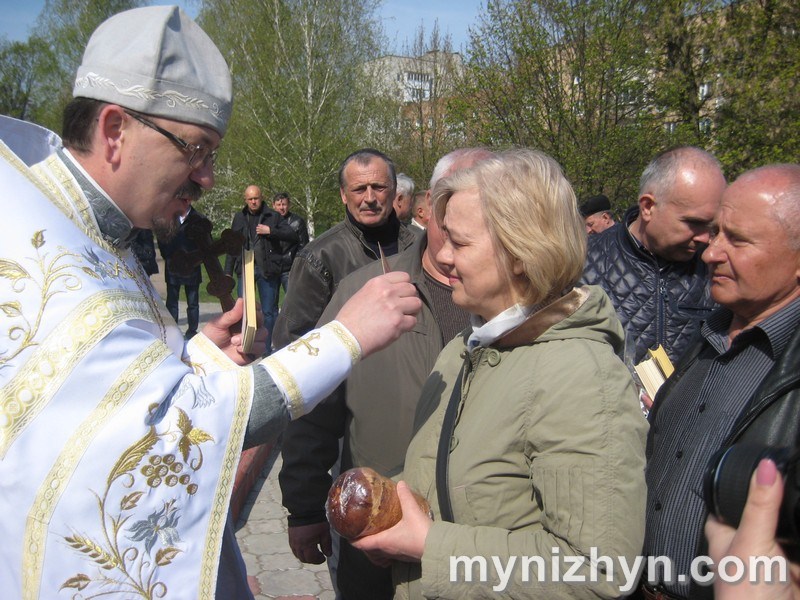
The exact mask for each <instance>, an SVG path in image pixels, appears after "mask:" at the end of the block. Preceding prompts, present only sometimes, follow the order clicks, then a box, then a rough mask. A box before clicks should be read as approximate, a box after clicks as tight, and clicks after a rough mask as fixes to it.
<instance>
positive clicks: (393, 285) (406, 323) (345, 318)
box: [336, 271, 422, 358]
mask: <svg viewBox="0 0 800 600" xmlns="http://www.w3.org/2000/svg"><path fill="white" fill-rule="evenodd" d="M421 308H422V301H421V300H420V299H419V294H417V288H415V287H414V284H412V283H411V277H410V276H409V275H408V273H403V272H400V271H395V272H392V273H386V274H385V275H380V276H379V277H374V278H372V279H370V280H369V281H368V282H367V283H366V284H365V285H364V286H363V287H362V288H361V289H360V290H359V291H358V292H356V293H355V294H354V295H353V296H352V297H351V298H350V299H349V300H348V301H347V302H346V303H345V305H344V306H342V308H341V310H339V313H338V314H337V315H336V320H337V321H339V322H340V323H341V324H342V325H344V326H345V327H347V329H348V330H349V331H350V333H352V334H353V335H354V336H355V338H356V339H357V340H358V343H359V345H360V346H361V356H362V358H363V357H365V356H368V355H370V354H372V353H373V352H376V351H378V350H380V349H382V348H385V347H386V346H388V345H389V344H391V343H392V342H393V341H395V340H396V339H397V338H399V337H400V335H402V334H403V333H405V332H406V331H410V330H411V329H412V328H413V327H414V325H416V323H417V317H416V315H417V313H418V312H419V311H420V309H421Z"/></svg>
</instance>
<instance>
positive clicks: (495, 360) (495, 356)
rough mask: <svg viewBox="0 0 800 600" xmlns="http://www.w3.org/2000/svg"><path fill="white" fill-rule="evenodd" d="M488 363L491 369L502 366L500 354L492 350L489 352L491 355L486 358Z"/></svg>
mask: <svg viewBox="0 0 800 600" xmlns="http://www.w3.org/2000/svg"><path fill="white" fill-rule="evenodd" d="M486 362H487V363H488V364H489V366H490V367H496V366H497V365H499V364H500V353H499V352H498V351H497V350H495V349H494V348H492V349H491V350H489V355H488V356H487V357H486Z"/></svg>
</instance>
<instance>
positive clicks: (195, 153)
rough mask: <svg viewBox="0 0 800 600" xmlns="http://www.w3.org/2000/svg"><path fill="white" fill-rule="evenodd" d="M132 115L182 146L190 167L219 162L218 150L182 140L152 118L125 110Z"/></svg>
mask: <svg viewBox="0 0 800 600" xmlns="http://www.w3.org/2000/svg"><path fill="white" fill-rule="evenodd" d="M125 114H127V115H128V116H130V117H133V118H134V119H136V120H137V121H139V123H141V124H142V125H146V126H147V127H149V128H150V129H153V130H155V131H157V132H158V133H160V134H161V135H163V136H164V137H165V138H167V139H168V140H169V141H171V142H172V143H174V144H175V145H176V146H178V147H180V149H181V150H183V151H184V152H186V153H187V154H188V155H189V167H190V168H191V169H192V170H194V169H200V168H202V167H205V166H206V165H207V164H208V162H209V161H211V165H212V166H213V165H214V164H215V163H216V162H217V151H216V150H209V149H208V148H206V147H205V146H198V145H197V144H190V143H189V142H187V141H186V140H182V139H181V138H179V137H178V136H177V135H175V134H174V133H170V132H169V131H167V130H166V129H164V128H163V127H159V126H158V125H156V124H155V123H153V122H152V121H151V120H149V119H146V118H144V117H143V116H142V115H138V114H136V113H134V112H129V111H127V110H126V111H125Z"/></svg>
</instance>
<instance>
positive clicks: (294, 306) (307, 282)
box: [272, 212, 417, 349]
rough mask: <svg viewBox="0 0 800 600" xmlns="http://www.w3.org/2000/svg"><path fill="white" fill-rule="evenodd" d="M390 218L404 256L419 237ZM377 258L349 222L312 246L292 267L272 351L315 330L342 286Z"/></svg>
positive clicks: (333, 228)
mask: <svg viewBox="0 0 800 600" xmlns="http://www.w3.org/2000/svg"><path fill="white" fill-rule="evenodd" d="M390 218H391V219H392V220H393V223H394V224H396V227H397V251H398V252H402V251H403V250H405V249H406V248H408V247H409V246H410V245H411V244H413V243H414V240H416V239H417V236H416V234H414V233H412V232H411V231H409V230H408V229H407V228H406V226H405V225H402V224H401V223H400V221H398V220H397V217H396V216H395V215H394V212H393V213H392V215H391V217H390ZM388 254H389V252H387V255H388ZM377 258H378V255H377V254H376V252H375V251H374V250H373V249H372V248H371V247H370V245H369V244H368V243H367V241H366V239H365V237H364V233H363V232H362V231H361V230H360V229H359V228H358V227H356V226H355V225H354V224H353V223H352V222H351V221H350V219H348V218H345V219H344V220H343V221H340V222H339V223H337V224H336V225H334V226H333V227H331V228H330V229H328V231H326V232H325V233H323V234H322V235H321V236H319V237H318V238H317V239H315V240H314V241H313V242H310V243H309V244H308V246H306V247H305V248H303V249H302V250H301V251H300V252H299V253H298V254H297V257H296V258H295V261H294V264H293V266H292V272H291V275H290V276H289V291H288V293H287V294H286V298H285V299H284V302H283V307H282V308H281V312H280V314H279V315H278V320H277V321H276V322H275V331H274V332H273V333H272V345H273V347H274V348H276V349H279V348H283V347H284V346H286V345H287V344H290V343H291V342H293V341H294V340H296V339H297V338H299V337H300V336H302V335H303V334H305V333H307V332H308V331H311V330H312V329H313V328H314V327H316V325H317V321H318V320H319V318H320V316H321V315H322V311H324V310H325V307H326V306H327V305H328V302H330V299H331V298H332V297H333V293H334V292H335V291H336V288H337V286H338V285H339V282H340V281H341V280H342V279H344V277H345V276H346V275H349V274H350V273H352V272H353V271H355V270H356V269H359V268H361V267H363V266H364V265H366V264H369V263H370V262H372V261H373V260H376V259H377Z"/></svg>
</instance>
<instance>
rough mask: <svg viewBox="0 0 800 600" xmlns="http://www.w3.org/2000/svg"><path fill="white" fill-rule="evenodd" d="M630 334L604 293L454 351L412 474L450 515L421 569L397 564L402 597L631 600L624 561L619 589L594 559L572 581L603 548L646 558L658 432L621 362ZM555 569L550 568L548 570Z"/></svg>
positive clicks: (576, 293) (418, 439)
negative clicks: (439, 461)
mask: <svg viewBox="0 0 800 600" xmlns="http://www.w3.org/2000/svg"><path fill="white" fill-rule="evenodd" d="M622 335H623V334H622V328H621V326H620V323H619V321H618V320H617V317H616V316H615V314H614V309H613V308H612V306H611V303H610V301H609V299H608V297H607V296H606V294H605V292H603V291H602V289H601V288H599V287H594V286H591V287H582V288H576V289H574V290H572V291H571V292H570V293H568V294H567V295H565V296H563V297H562V298H561V299H559V300H557V301H556V302H554V303H553V304H550V305H549V306H547V307H546V308H544V309H542V310H540V311H538V312H536V313H534V314H533V315H531V316H530V317H529V318H528V319H527V320H526V321H525V322H524V323H523V324H522V325H521V326H520V327H518V328H516V329H515V330H513V331H511V332H509V333H507V334H506V335H505V337H503V338H502V339H500V340H499V341H498V342H495V343H494V344H492V345H491V346H490V347H488V348H477V349H475V350H473V351H472V352H471V353H465V348H466V337H465V336H460V337H457V338H456V339H454V340H453V341H452V342H450V343H449V344H448V345H447V346H446V347H445V349H444V350H443V351H442V353H441V354H440V355H439V359H438V361H437V363H436V365H435V366H434V369H433V372H432V373H431V376H430V378H429V379H428V381H427V382H426V384H425V386H424V388H423V390H422V396H421V399H420V405H419V408H418V411H421V413H420V415H419V416H420V418H425V416H426V415H429V417H428V418H427V419H426V420H425V421H424V424H423V425H422V426H421V428H420V429H419V431H418V432H417V434H416V435H415V436H414V439H413V440H412V442H411V445H410V447H409V449H408V452H407V454H406V463H405V471H404V473H403V476H402V478H403V479H405V480H406V481H407V482H408V483H409V485H410V486H411V487H412V489H416V490H418V491H420V492H421V493H422V494H423V495H425V496H426V497H427V498H428V499H429V501H430V503H431V506H432V507H433V508H434V512H435V513H437V514H436V517H435V519H434V523H433V526H432V527H431V529H430V532H429V533H428V537H427V539H426V542H425V550H424V554H423V557H422V562H421V565H420V564H419V563H416V564H411V563H396V564H395V567H394V573H393V576H394V580H395V585H396V596H397V597H402V598H409V597H410V598H422V597H424V598H452V599H458V600H462V599H465V598H504V597H505V598H542V599H548V600H550V599H554V598H595V597H602V598H608V597H616V596H619V595H621V593H620V590H619V587H620V586H621V585H623V582H624V577H623V574H622V570H621V569H620V565H619V564H618V562H616V559H615V563H614V565H613V576H614V577H613V580H612V581H610V582H608V581H606V576H605V575H604V574H603V572H602V571H600V572H598V573H597V576H596V577H592V574H591V569H590V566H589V563H588V560H586V561H585V562H584V563H583V565H582V566H581V567H579V568H577V571H576V575H575V577H577V578H580V577H581V576H583V577H584V578H585V579H586V580H587V582H586V583H582V584H576V583H563V580H564V579H565V576H566V575H567V572H568V570H569V569H570V567H571V564H572V561H573V559H572V557H587V559H588V557H590V556H592V552H593V551H592V548H595V549H596V550H594V555H595V556H608V557H618V556H624V557H626V559H627V561H628V564H633V560H634V558H635V556H636V555H638V554H639V553H640V552H641V548H642V541H643V538H644V506H645V499H646V495H647V494H646V490H645V481H644V466H645V459H644V443H645V436H646V431H647V422H646V420H645V418H644V417H643V415H642V412H641V410H640V407H639V402H638V396H637V393H636V389H635V387H634V384H633V381H632V379H631V376H630V374H629V372H628V371H627V369H626V368H625V366H624V365H623V363H622V361H621V360H620V358H619V355H621V353H622V347H623V337H622ZM464 355H466V356H468V357H469V360H468V361H467V371H468V372H467V373H466V375H465V377H464V381H463V385H462V393H461V407H460V415H459V417H458V420H457V423H456V427H455V433H454V436H453V440H452V441H451V444H450V449H451V451H450V462H449V469H450V476H449V489H450V497H451V503H452V507H453V514H454V518H455V523H447V522H442V521H441V520H439V516H438V511H439V505H438V501H439V500H438V496H437V490H436V485H435V471H436V466H435V465H436V451H437V445H438V439H439V437H440V432H441V427H442V420H443V416H444V411H445V407H446V405H447V403H448V400H449V399H450V396H451V391H452V389H453V385H454V382H455V380H456V378H457V377H458V374H459V371H460V369H461V366H462V364H464V362H465V361H464V360H463V359H462V356H464ZM451 557H453V558H452V559H451ZM457 557H469V558H470V559H476V560H475V561H474V563H473V566H474V567H475V569H474V571H473V570H472V569H469V570H470V571H471V575H472V581H466V579H467V577H466V576H465V565H464V562H463V561H462V562H460V563H457V564H455V573H454V574H455V577H454V579H455V581H451V568H452V567H453V564H452V563H453V561H454V560H455V559H456V558H457ZM480 557H482V558H483V561H484V562H485V564H486V576H485V578H484V579H485V580H486V581H484V582H481V581H479V579H480V578H481V577H480V576H481V573H480V568H479V566H480V565H481V558H480ZM513 557H515V558H514V560H515V561H516V563H515V564H514V565H513V568H512V569H511V571H510V577H509V581H507V583H506V584H505V585H503V584H502V581H501V577H500V575H499V574H498V570H497V568H496V567H495V564H497V565H499V566H500V567H501V568H502V570H503V571H505V570H506V568H507V565H508V564H509V563H508V561H509V559H510V558H513ZM526 557H527V559H526ZM534 557H541V558H534ZM565 557H566V559H565ZM542 559H543V560H544V565H545V567H546V568H545V569H544V570H542V569H540V568H539V565H538V564H537V562H535V561H536V560H539V561H541V560H542ZM525 560H528V561H529V562H528V563H527V564H524V563H523V561H525ZM554 560H556V561H559V562H557V563H556V564H557V566H558V568H557V571H558V577H557V578H556V579H558V580H559V581H555V582H554V581H553V577H552V569H553V564H554ZM601 566H602V565H601ZM420 567H421V571H420ZM540 577H542V578H544V581H542V582H540V581H539V578H540ZM526 578H527V581H526V580H525V579H526ZM591 578H594V579H599V581H598V582H595V583H592V582H590V581H588V580H589V579H591Z"/></svg>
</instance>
